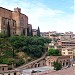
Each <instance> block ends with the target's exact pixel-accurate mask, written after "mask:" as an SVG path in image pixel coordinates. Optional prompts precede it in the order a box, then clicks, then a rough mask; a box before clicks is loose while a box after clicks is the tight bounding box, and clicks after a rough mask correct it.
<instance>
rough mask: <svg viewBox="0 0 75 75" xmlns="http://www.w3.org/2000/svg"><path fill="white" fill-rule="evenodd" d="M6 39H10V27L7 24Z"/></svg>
mask: <svg viewBox="0 0 75 75" xmlns="http://www.w3.org/2000/svg"><path fill="white" fill-rule="evenodd" d="M7 37H10V25H9V22H8V26H7Z"/></svg>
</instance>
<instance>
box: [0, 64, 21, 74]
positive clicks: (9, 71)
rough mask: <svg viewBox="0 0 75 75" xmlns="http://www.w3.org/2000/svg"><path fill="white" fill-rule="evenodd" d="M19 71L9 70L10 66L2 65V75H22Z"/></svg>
mask: <svg viewBox="0 0 75 75" xmlns="http://www.w3.org/2000/svg"><path fill="white" fill-rule="evenodd" d="M20 74H21V72H20V71H19V70H8V65H6V64H0V75H20Z"/></svg>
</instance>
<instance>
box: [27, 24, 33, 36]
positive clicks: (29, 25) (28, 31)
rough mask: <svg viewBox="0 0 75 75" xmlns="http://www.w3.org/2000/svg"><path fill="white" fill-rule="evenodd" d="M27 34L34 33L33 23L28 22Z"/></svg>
mask: <svg viewBox="0 0 75 75" xmlns="http://www.w3.org/2000/svg"><path fill="white" fill-rule="evenodd" d="M27 35H28V36H29V35H32V25H31V24H28V29H27Z"/></svg>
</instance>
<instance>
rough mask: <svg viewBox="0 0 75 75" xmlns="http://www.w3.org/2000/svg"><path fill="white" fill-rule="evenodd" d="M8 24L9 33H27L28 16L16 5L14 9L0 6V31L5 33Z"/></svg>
mask: <svg viewBox="0 0 75 75" xmlns="http://www.w3.org/2000/svg"><path fill="white" fill-rule="evenodd" d="M8 25H9V27H10V34H11V35H22V34H25V35H27V26H28V17H27V16H26V15H25V14H22V13H21V9H20V8H18V7H17V8H14V11H11V10H8V9H6V8H3V7H0V32H1V33H3V34H7V30H8V29H7V27H8Z"/></svg>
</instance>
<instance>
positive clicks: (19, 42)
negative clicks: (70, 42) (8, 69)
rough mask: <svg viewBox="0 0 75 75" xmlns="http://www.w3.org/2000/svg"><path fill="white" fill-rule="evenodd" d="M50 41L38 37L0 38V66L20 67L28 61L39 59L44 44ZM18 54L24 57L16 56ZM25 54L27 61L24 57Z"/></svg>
mask: <svg viewBox="0 0 75 75" xmlns="http://www.w3.org/2000/svg"><path fill="white" fill-rule="evenodd" d="M50 41H51V39H47V38H42V37H38V36H34V37H31V36H11V37H6V38H5V37H0V64H8V65H12V63H13V64H16V67H17V66H20V65H22V64H24V63H26V62H28V61H31V60H33V59H36V58H39V57H41V56H42V55H43V53H44V52H45V50H44V48H45V44H47V43H49V42H50ZM19 52H23V53H24V55H23V56H22V57H21V56H18V55H17V54H18V53H19ZM25 54H26V56H27V60H26V58H25V57H24V56H25Z"/></svg>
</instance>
